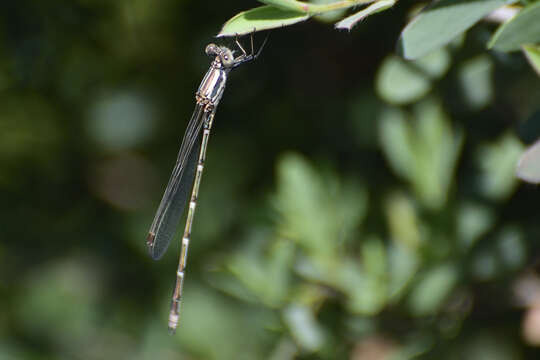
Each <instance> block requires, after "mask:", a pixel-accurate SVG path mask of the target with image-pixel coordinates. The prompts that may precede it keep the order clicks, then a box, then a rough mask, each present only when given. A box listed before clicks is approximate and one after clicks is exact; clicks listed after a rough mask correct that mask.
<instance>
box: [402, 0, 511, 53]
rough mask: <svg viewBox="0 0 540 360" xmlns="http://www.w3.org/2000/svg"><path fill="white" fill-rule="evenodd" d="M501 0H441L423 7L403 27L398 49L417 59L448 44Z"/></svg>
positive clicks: (502, 2)
mask: <svg viewBox="0 0 540 360" xmlns="http://www.w3.org/2000/svg"><path fill="white" fill-rule="evenodd" d="M506 3H507V2H506V1H504V0H473V1H470V0H441V1H437V2H434V3H432V5H429V6H427V7H426V8H425V9H424V10H423V11H422V12H421V13H420V14H419V15H418V16H417V17H416V18H414V19H413V20H412V21H411V22H410V23H409V24H408V25H407V26H406V27H405V29H404V30H403V32H402V33H401V38H400V44H399V46H400V51H401V54H402V56H404V57H405V58H406V59H417V58H419V57H421V56H424V55H426V54H428V53H429V52H431V51H433V50H435V49H437V48H439V47H441V46H443V45H445V44H447V43H449V42H450V41H451V40H452V39H454V38H455V37H457V36H458V35H459V34H461V33H463V32H464V31H466V30H467V29H469V28H470V27H471V26H473V25H474V24H475V23H476V22H477V21H478V20H480V19H481V18H483V17H484V16H486V15H487V14H489V13H490V12H492V11H493V10H495V9H497V8H499V7H501V6H503V5H505V4H506Z"/></svg>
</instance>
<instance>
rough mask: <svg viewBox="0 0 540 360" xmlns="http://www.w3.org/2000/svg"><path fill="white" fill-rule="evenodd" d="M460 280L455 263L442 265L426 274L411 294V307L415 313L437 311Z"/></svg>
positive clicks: (421, 314) (425, 313)
mask: <svg viewBox="0 0 540 360" xmlns="http://www.w3.org/2000/svg"><path fill="white" fill-rule="evenodd" d="M457 280H458V272H457V269H456V267H455V266H453V265H440V266H438V267H436V268H434V269H432V270H430V271H429V272H428V273H426V274H425V275H424V277H423V278H422V279H421V280H420V282H419V283H418V285H417V286H416V288H415V289H414V291H413V292H412V294H411V298H410V303H409V304H410V307H411V311H412V313H413V314H415V315H420V316H425V315H429V314H433V313H435V312H436V311H437V310H438V309H439V307H440V306H441V305H442V304H443V302H444V300H446V299H447V298H448V296H449V295H450V292H451V291H452V289H453V288H454V286H455V284H456V282H457Z"/></svg>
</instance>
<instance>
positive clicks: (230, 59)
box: [221, 47, 234, 67]
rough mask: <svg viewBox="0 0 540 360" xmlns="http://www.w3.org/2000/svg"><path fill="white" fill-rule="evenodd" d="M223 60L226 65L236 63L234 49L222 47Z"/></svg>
mask: <svg viewBox="0 0 540 360" xmlns="http://www.w3.org/2000/svg"><path fill="white" fill-rule="evenodd" d="M221 62H222V63H223V66H225V67H229V66H232V64H234V55H233V53H232V51H231V50H229V49H227V48H226V47H222V48H221Z"/></svg>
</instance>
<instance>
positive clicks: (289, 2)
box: [259, 0, 386, 15]
mask: <svg viewBox="0 0 540 360" xmlns="http://www.w3.org/2000/svg"><path fill="white" fill-rule="evenodd" d="M259 1H260V2H262V3H264V4H267V5H271V6H274V7H276V8H280V9H283V10H292V11H296V12H301V13H306V14H309V15H320V14H323V13H327V12H333V11H335V10H338V9H347V8H350V7H354V6H359V5H362V4H368V3H371V2H373V1H374V0H346V1H339V0H313V1H311V2H303V1H296V0H259ZM385 1H386V0H385Z"/></svg>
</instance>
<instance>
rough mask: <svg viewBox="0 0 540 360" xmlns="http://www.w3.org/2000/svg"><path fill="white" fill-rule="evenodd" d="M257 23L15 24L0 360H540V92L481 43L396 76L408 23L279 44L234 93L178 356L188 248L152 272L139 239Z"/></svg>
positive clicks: (107, 4)
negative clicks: (535, 151)
mask: <svg viewBox="0 0 540 360" xmlns="http://www.w3.org/2000/svg"><path fill="white" fill-rule="evenodd" d="M256 5H257V3H256V2H254V1H247V0H245V1H207V0H201V1H177V0H154V1H144V0H117V1H104V0H101V1H99V0H96V1H91V0H76V1H60V0H55V1H47V2H44V1H29V0H25V1H11V2H3V3H2V5H1V6H0V194H1V195H0V198H1V201H0V214H1V217H0V238H1V241H0V359H2V360H4V359H10V360H11V359H152V360H157V359H275V360H277V359H293V358H297V359H353V360H359V359H367V360H383V359H490V360H509V359H535V358H538V357H537V356H538V352H537V350H536V349H537V348H536V347H537V346H539V345H540V278H539V276H538V272H537V270H538V259H539V258H538V248H539V246H538V238H539V236H540V217H539V215H540V213H539V208H540V195H539V192H538V189H537V187H536V186H533V185H529V184H524V183H520V182H519V181H518V180H517V179H516V178H515V176H514V171H515V166H516V162H517V159H518V157H519V155H520V154H521V152H522V151H523V149H524V147H525V146H526V144H528V143H531V142H532V141H534V140H535V139H536V137H537V136H538V128H539V124H540V122H539V121H538V119H539V113H538V111H539V110H540V81H539V79H538V77H537V76H536V75H535V74H534V72H533V71H532V70H531V69H530V67H529V66H528V65H527V62H526V60H525V59H524V58H523V57H522V56H521V55H520V54H519V53H517V54H502V53H497V52H488V51H486V50H485V42H486V40H487V39H488V38H489V36H490V34H491V33H492V32H493V29H494V28H495V27H496V25H494V24H489V23H481V24H478V25H477V26H475V27H474V28H473V29H472V30H471V31H469V32H467V34H466V36H464V37H461V38H459V39H456V41H454V42H452V43H451V44H450V45H448V46H447V47H445V48H444V49H441V50H438V51H436V52H435V53H433V54H430V55H429V56H427V57H425V58H423V59H420V60H418V61H415V62H404V61H402V60H400V58H398V57H397V56H395V55H394V53H395V49H396V43H397V39H398V37H399V33H400V31H401V29H402V28H403V27H404V25H405V24H406V23H407V21H408V20H409V19H410V17H409V16H410V14H411V11H413V9H414V8H415V6H417V5H418V3H416V2H411V1H402V2H400V3H399V4H398V5H397V6H395V7H394V8H393V9H392V10H390V11H386V12H384V13H382V14H380V15H376V16H372V17H370V18H369V19H367V20H365V21H364V22H362V23H360V24H359V26H357V27H356V28H355V29H354V30H353V31H352V32H350V33H347V32H338V31H335V30H334V29H333V27H332V25H331V24H328V23H324V22H323V21H317V20H310V21H308V22H306V23H302V24H299V25H295V26H292V27H288V28H283V29H280V30H277V31H272V32H271V34H270V38H269V41H268V44H267V46H266V48H265V49H264V52H263V54H262V55H261V57H260V58H259V60H257V61H256V62H254V63H251V64H249V65H246V66H243V67H241V68H239V69H238V70H235V71H234V72H233V73H231V76H230V82H229V84H228V88H227V90H226V93H225V95H224V98H223V99H222V102H221V104H220V107H219V110H218V112H217V116H216V120H215V123H214V128H213V134H212V137H211V139H210V144H209V150H208V157H207V163H206V170H205V174H204V177H203V180H202V188H201V194H200V201H199V206H198V209H197V214H196V218H195V224H194V230H193V236H192V242H191V245H190V252H189V259H188V269H187V278H186V283H185V301H184V304H183V312H182V318H181V324H180V328H179V330H178V332H177V334H176V335H175V336H169V335H168V333H167V322H166V321H167V314H168V310H169V301H170V296H171V294H172V288H173V285H174V280H175V271H176V266H177V261H178V260H177V256H178V251H179V243H174V244H172V245H171V247H170V249H169V251H168V253H167V254H166V255H165V257H164V258H163V259H162V260H161V261H159V262H155V261H152V260H151V259H150V257H149V256H148V254H147V250H146V245H145V237H146V233H147V231H148V228H149V226H150V224H151V221H152V219H153V216H154V212H155V210H156V209H157V206H158V204H159V200H160V199H161V195H162V193H163V190H164V187H165V185H166V182H167V180H168V177H169V174H170V171H171V169H172V166H173V164H174V162H175V159H176V155H177V151H178V148H179V146H180V141H181V139H182V136H183V132H184V129H185V127H186V125H187V121H188V119H189V117H190V115H191V111H192V109H193V106H194V91H195V90H196V88H197V86H198V84H199V82H200V80H201V78H202V76H203V74H204V72H205V71H206V70H207V68H208V66H209V59H208V58H207V57H206V56H205V54H204V47H205V45H206V44H207V43H209V42H214V41H217V42H218V43H220V44H225V45H228V46H233V42H232V41H231V40H230V39H220V40H216V39H214V38H213V36H214V35H215V34H217V33H218V32H219V29H220V27H221V24H223V23H224V22H225V21H226V20H227V19H229V18H230V17H232V16H233V15H235V14H236V13H238V12H239V11H242V10H246V9H249V8H251V7H254V6H256ZM264 36H265V35H264V34H258V35H257V36H256V38H255V40H256V41H257V42H259V43H260V42H262V40H263V39H264ZM244 40H247V39H244ZM535 114H536V115H535ZM535 119H537V121H536V122H535ZM182 227H183V225H180V226H179V231H180V230H181V228H182Z"/></svg>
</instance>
